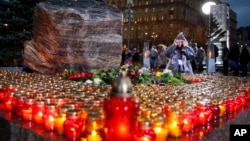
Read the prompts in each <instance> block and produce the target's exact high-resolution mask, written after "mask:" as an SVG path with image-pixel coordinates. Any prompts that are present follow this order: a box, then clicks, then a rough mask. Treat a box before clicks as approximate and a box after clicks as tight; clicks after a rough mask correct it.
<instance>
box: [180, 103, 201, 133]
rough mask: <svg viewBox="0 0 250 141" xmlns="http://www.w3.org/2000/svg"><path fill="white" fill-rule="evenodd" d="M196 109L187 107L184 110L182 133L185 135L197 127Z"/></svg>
mask: <svg viewBox="0 0 250 141" xmlns="http://www.w3.org/2000/svg"><path fill="white" fill-rule="evenodd" d="M195 110H196V109H195V107H191V106H185V107H183V109H182V115H181V122H182V126H181V131H182V132H183V133H190V132H193V130H194V128H195V126H196V125H197V114H196V111H195Z"/></svg>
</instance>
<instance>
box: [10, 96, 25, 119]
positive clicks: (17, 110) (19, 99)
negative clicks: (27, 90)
mask: <svg viewBox="0 0 250 141" xmlns="http://www.w3.org/2000/svg"><path fill="white" fill-rule="evenodd" d="M25 98H26V96H24V95H20V96H18V97H17V98H16V103H15V105H14V106H13V112H14V113H15V114H16V115H17V116H19V117H22V110H20V109H22V107H23V105H24V100H25Z"/></svg>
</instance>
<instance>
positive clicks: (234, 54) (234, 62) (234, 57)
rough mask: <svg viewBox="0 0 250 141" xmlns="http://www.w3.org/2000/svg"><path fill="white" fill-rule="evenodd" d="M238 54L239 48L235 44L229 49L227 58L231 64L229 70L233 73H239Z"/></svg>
mask: <svg viewBox="0 0 250 141" xmlns="http://www.w3.org/2000/svg"><path fill="white" fill-rule="evenodd" d="M239 55H240V50H239V48H238V46H237V45H236V44H235V45H233V47H232V48H231V49H230V51H229V60H230V65H231V70H232V71H233V75H239V62H238V61H239Z"/></svg>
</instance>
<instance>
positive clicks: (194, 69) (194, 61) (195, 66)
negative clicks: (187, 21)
mask: <svg viewBox="0 0 250 141" xmlns="http://www.w3.org/2000/svg"><path fill="white" fill-rule="evenodd" d="M192 47H193V50H194V53H195V57H194V59H192V60H191V65H192V68H193V71H196V70H197V65H196V64H197V63H198V62H197V53H198V45H197V43H194V44H193V46H192Z"/></svg>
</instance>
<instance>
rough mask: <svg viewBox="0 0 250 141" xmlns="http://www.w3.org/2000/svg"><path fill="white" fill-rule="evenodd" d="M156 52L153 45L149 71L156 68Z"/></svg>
mask: <svg viewBox="0 0 250 141" xmlns="http://www.w3.org/2000/svg"><path fill="white" fill-rule="evenodd" d="M158 55H159V54H158V51H157V49H156V47H155V46H154V45H153V46H152V48H151V50H150V66H151V69H155V68H156V67H157V60H158Z"/></svg>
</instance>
